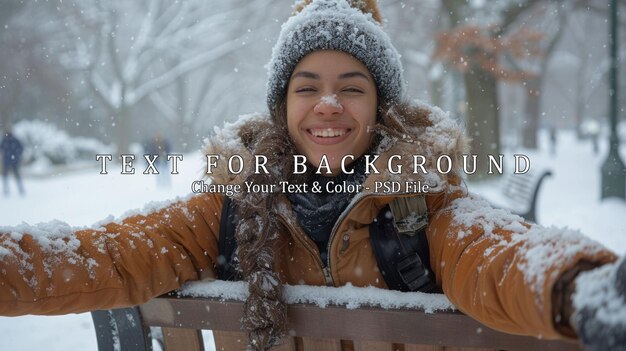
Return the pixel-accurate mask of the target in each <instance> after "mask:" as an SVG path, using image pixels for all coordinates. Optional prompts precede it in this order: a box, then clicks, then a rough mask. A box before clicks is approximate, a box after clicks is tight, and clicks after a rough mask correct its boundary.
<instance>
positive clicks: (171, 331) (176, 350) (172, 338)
mask: <svg viewBox="0 0 626 351" xmlns="http://www.w3.org/2000/svg"><path fill="white" fill-rule="evenodd" d="M163 344H165V349H166V350H167V351H204V343H203V341H202V331H201V330H195V329H183V328H163Z"/></svg>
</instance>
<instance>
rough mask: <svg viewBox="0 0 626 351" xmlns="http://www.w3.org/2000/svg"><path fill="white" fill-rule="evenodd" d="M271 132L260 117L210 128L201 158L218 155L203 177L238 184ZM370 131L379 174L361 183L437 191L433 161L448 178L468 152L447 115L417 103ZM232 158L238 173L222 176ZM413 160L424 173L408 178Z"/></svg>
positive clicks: (439, 179) (399, 108)
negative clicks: (417, 184)
mask: <svg viewBox="0 0 626 351" xmlns="http://www.w3.org/2000/svg"><path fill="white" fill-rule="evenodd" d="M275 128H276V126H275V125H274V122H273V121H272V119H271V117H270V116H269V115H268V114H262V113H254V114H249V115H243V116H241V117H240V118H239V119H238V120H237V121H235V122H233V123H226V124H225V125H224V127H223V128H218V127H215V135H214V136H212V137H210V138H208V139H207V142H206V145H205V148H204V152H205V154H206V155H219V157H220V159H219V161H218V162H217V167H215V168H213V169H212V173H211V174H207V177H208V178H209V179H211V180H212V182H214V183H215V184H242V183H243V182H244V180H245V179H247V177H248V176H249V175H250V174H251V173H252V172H253V171H254V166H253V165H254V154H255V140H257V138H258V136H259V135H260V134H261V133H263V131H267V130H271V129H275ZM373 132H377V133H378V134H379V135H380V136H381V138H379V140H380V142H379V143H378V146H377V147H376V148H375V149H374V150H373V152H371V154H372V155H379V158H378V159H377V160H376V161H375V162H374V166H375V167H376V168H377V169H378V170H379V171H380V173H379V174H374V173H372V174H370V175H369V177H368V178H367V179H366V184H367V183H370V182H375V181H394V180H397V181H400V180H401V181H422V182H426V183H425V184H429V185H430V188H431V190H432V191H438V190H443V188H445V187H446V186H447V179H448V177H445V176H442V175H441V174H440V173H439V172H438V171H437V159H438V158H439V157H440V156H444V155H447V156H449V157H450V159H451V160H452V173H456V174H459V170H460V167H461V165H462V155H463V154H466V153H468V151H469V139H468V138H467V137H466V136H465V134H464V132H463V130H462V128H461V127H460V126H459V124H458V123H457V122H456V121H454V120H453V119H452V118H451V117H450V116H449V114H448V113H445V112H443V111H442V110H441V109H439V108H437V107H433V106H430V105H428V104H425V103H423V102H420V101H413V102H410V103H404V104H399V105H395V106H391V107H389V108H386V109H384V110H383V111H382V112H381V118H380V122H379V124H378V125H377V126H376V127H375V128H374V131H373ZM294 152H295V150H294ZM233 155H239V156H241V158H242V159H243V161H244V167H243V171H242V172H241V173H240V174H232V173H230V172H229V171H228V167H227V160H228V159H229V158H230V157H231V156H233ZM394 155H399V156H401V159H399V158H398V157H396V159H394V160H393V162H392V164H393V167H394V169H395V168H396V167H397V166H398V165H401V166H402V173H401V174H393V173H392V172H391V171H390V170H389V169H388V168H387V162H388V160H389V158H391V157H392V156H394ZM413 155H421V156H423V157H424V159H425V163H424V165H423V166H424V169H425V170H426V174H424V173H423V172H421V171H419V172H418V173H415V174H414V173H413ZM265 156H267V157H268V158H270V157H272V155H265ZM420 162H421V161H420ZM270 172H271V170H270Z"/></svg>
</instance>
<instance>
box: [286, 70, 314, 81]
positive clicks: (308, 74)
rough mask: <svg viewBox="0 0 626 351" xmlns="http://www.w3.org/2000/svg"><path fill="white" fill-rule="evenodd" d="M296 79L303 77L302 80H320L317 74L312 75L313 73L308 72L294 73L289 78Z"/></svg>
mask: <svg viewBox="0 0 626 351" xmlns="http://www.w3.org/2000/svg"><path fill="white" fill-rule="evenodd" d="M297 77H303V78H310V79H320V75H319V74H317V73H313V72H309V71H298V72H296V73H294V74H293V75H292V76H291V79H294V78H297Z"/></svg>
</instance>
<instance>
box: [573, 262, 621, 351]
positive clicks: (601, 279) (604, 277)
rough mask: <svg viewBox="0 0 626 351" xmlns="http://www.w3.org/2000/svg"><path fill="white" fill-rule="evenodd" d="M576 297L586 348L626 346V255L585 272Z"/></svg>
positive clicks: (576, 319) (579, 327)
mask: <svg viewBox="0 0 626 351" xmlns="http://www.w3.org/2000/svg"><path fill="white" fill-rule="evenodd" d="M573 300H574V301H573V302H574V307H575V309H576V313H575V314H574V318H573V320H572V325H574V326H575V328H576V330H577V331H578V334H579V336H580V340H581V343H582V344H583V347H584V349H585V350H593V351H596V350H598V351H600V350H614V351H619V350H626V259H624V258H623V259H622V260H621V263H616V264H610V265H606V266H603V267H601V268H598V269H595V270H593V271H590V272H586V273H582V274H581V275H580V276H579V277H578V278H577V279H576V293H575V294H574V296H573Z"/></svg>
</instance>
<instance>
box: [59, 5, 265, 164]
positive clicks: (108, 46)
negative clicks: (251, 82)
mask: <svg viewBox="0 0 626 351" xmlns="http://www.w3.org/2000/svg"><path fill="white" fill-rule="evenodd" d="M260 4H261V2H260V1H251V2H250V1H249V2H246V3H245V4H244V3H243V2H240V1H232V2H231V1H228V2H218V1H215V2H211V3H207V2H205V1H200V0H197V1H183V2H179V1H169V0H142V1H134V2H126V1H121V0H116V1H100V0H86V1H65V2H62V3H58V4H57V15H58V16H59V17H60V18H61V21H59V22H58V24H59V25H58V27H57V33H56V35H55V36H54V37H53V38H51V40H52V43H53V44H54V45H56V47H57V48H58V50H59V52H60V53H59V61H60V63H61V64H62V65H63V66H64V67H65V68H67V69H69V70H73V71H74V72H77V73H80V74H81V75H82V76H83V78H82V83H84V84H85V85H86V86H87V87H88V88H89V89H90V91H92V92H93V94H94V95H95V96H96V98H97V99H98V100H99V101H100V102H101V104H102V105H103V106H105V107H106V109H107V112H108V115H109V117H110V119H111V123H112V125H113V126H114V129H113V130H114V131H115V136H116V140H117V144H118V151H119V152H127V151H128V146H129V143H130V141H131V138H132V135H131V129H132V124H131V119H132V118H133V117H134V114H133V108H134V107H135V106H137V105H138V104H139V103H140V102H142V101H143V100H144V99H146V98H147V97H149V96H150V95H151V94H154V93H156V92H158V91H160V90H162V89H164V88H166V87H168V86H170V85H173V84H177V81H178V80H179V79H180V78H181V77H183V76H184V75H186V74H189V73H191V72H194V71H197V70H199V69H202V68H205V67H206V66H207V65H210V63H211V62H214V61H216V60H219V59H220V58H222V57H224V56H225V55H228V54H229V53H231V52H233V51H235V50H237V49H238V48H240V47H241V42H240V40H238V38H236V37H234V36H233V35H232V33H233V31H234V30H236V29H237V28H238V26H239V25H240V23H239V20H240V19H241V18H242V17H246V16H247V15H249V14H250V13H251V12H254V11H258V10H259V6H260Z"/></svg>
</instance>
